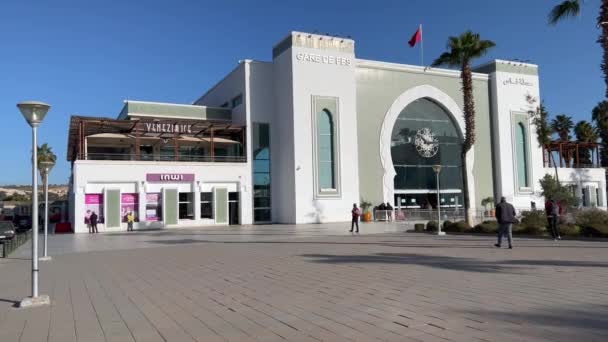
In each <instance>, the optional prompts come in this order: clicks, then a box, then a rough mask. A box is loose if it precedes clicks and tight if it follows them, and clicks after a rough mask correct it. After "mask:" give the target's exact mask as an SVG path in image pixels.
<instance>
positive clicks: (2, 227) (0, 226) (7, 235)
mask: <svg viewBox="0 0 608 342" xmlns="http://www.w3.org/2000/svg"><path fill="white" fill-rule="evenodd" d="M14 237H15V226H14V225H13V222H11V221H0V240H12V239H13V238H14Z"/></svg>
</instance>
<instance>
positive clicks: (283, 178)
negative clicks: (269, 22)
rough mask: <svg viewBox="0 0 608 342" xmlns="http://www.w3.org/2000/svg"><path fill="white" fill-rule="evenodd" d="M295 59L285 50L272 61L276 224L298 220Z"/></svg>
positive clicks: (273, 215)
mask: <svg viewBox="0 0 608 342" xmlns="http://www.w3.org/2000/svg"><path fill="white" fill-rule="evenodd" d="M292 64H293V61H292V59H291V52H290V51H289V50H288V51H285V52H284V53H283V54H281V55H279V56H277V57H276V58H275V59H274V60H273V71H272V76H273V85H274V88H273V91H274V107H275V116H274V120H273V121H272V122H271V123H270V124H271V126H270V130H271V136H270V139H271V147H270V148H271V151H270V153H271V157H270V158H271V171H270V172H271V174H270V177H271V182H272V184H271V186H272V217H273V220H274V221H275V222H277V223H293V222H295V221H296V209H295V208H296V201H295V198H296V188H295V177H294V174H295V162H294V139H295V132H296V130H295V127H294V116H293V112H294V98H293V70H292Z"/></svg>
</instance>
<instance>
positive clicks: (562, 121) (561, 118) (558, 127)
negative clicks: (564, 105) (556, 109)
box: [551, 114, 574, 142]
mask: <svg viewBox="0 0 608 342" xmlns="http://www.w3.org/2000/svg"><path fill="white" fill-rule="evenodd" d="M572 127H574V123H573V122H572V119H571V118H570V117H569V116H568V115H565V114H560V115H557V116H556V117H555V119H553V121H551V129H552V130H553V132H555V133H556V134H557V136H558V138H559V140H560V141H562V142H567V141H570V140H571V139H572V137H571V136H570V131H571V130H572Z"/></svg>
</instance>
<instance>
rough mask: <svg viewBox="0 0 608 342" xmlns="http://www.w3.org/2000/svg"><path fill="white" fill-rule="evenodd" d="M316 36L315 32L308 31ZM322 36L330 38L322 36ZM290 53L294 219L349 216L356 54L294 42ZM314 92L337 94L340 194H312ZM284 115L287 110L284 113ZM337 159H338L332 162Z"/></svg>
mask: <svg viewBox="0 0 608 342" xmlns="http://www.w3.org/2000/svg"><path fill="white" fill-rule="evenodd" d="M312 37H313V39H314V37H315V36H314V35H312ZM322 39H328V37H323V38H322ZM299 53H308V54H316V55H322V56H333V57H336V58H338V57H340V58H346V59H348V60H349V61H350V64H349V65H341V64H340V65H338V64H335V63H334V64H330V63H327V64H326V63H318V62H313V61H306V60H301V59H298V54H299ZM285 54H289V55H290V58H291V63H292V65H293V129H294V131H295V132H297V133H296V134H295V136H294V138H295V141H294V149H293V153H294V165H295V169H296V171H295V194H296V218H295V222H296V223H309V222H340V221H348V220H350V210H351V209H352V205H353V203H359V200H360V199H359V176H358V167H357V166H358V156H357V151H358V149H357V116H356V81H355V65H354V64H355V56H354V53H347V52H338V51H335V50H321V49H313V48H307V47H306V48H305V47H298V46H294V47H292V48H291V49H290V50H288V51H287V52H285V53H284V55H285ZM312 96H328V97H337V98H338V99H339V103H338V106H339V118H338V120H337V121H338V125H337V126H338V127H337V130H338V135H339V141H338V144H337V146H336V147H337V149H338V155H339V163H340V164H339V166H338V173H339V177H340V185H341V196H340V198H335V199H334V198H328V199H321V198H315V188H314V178H313V177H315V176H314V174H315V170H314V167H315V166H314V165H315V164H314V159H313V158H314V157H313V146H314V144H313V132H314V131H313V122H312V116H313V108H312ZM285 114H287V112H286V113H285ZM336 162H338V160H336Z"/></svg>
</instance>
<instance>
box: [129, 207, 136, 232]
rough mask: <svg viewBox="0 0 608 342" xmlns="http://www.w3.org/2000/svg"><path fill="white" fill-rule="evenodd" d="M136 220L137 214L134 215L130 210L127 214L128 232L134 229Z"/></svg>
mask: <svg viewBox="0 0 608 342" xmlns="http://www.w3.org/2000/svg"><path fill="white" fill-rule="evenodd" d="M134 221H135V216H134V215H133V212H132V211H129V213H128V214H127V231H128V232H132V231H133V222H134Z"/></svg>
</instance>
